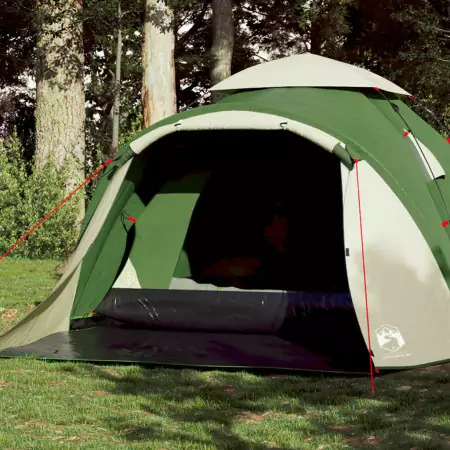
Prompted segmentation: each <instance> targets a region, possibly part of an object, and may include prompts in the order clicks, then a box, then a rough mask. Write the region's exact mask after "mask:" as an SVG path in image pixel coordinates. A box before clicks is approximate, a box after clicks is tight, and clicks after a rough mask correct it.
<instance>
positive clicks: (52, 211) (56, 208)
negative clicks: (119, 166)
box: [0, 159, 113, 261]
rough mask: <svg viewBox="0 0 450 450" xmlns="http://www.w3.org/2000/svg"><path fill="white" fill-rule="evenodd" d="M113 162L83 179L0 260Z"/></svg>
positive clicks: (0, 258) (4, 256)
mask: <svg viewBox="0 0 450 450" xmlns="http://www.w3.org/2000/svg"><path fill="white" fill-rule="evenodd" d="M112 162H113V160H112V159H108V160H107V161H106V162H105V163H104V164H103V165H102V166H101V167H99V168H98V169H97V170H96V171H95V172H94V173H93V174H92V175H90V176H89V178H86V180H84V181H83V183H81V184H80V185H79V186H78V187H77V188H76V189H75V190H74V191H72V193H71V194H69V195H68V196H67V197H66V198H65V199H64V200H63V201H62V202H61V203H60V204H59V205H58V206H56V207H55V208H53V209H52V210H51V211H50V212H49V213H48V214H47V215H46V216H45V217H44V218H43V219H42V220H41V221H40V222H38V223H37V224H36V225H35V226H34V227H33V228H32V229H31V230H30V231H29V232H28V233H27V234H25V235H24V236H22V237H21V238H20V239H19V240H18V241H17V242H16V243H15V244H14V245H13V246H12V247H10V248H9V249H8V250H6V252H5V253H3V255H2V256H0V261H1V260H2V259H4V258H6V256H8V255H9V254H10V253H11V252H12V251H13V250H14V249H15V248H16V247H17V246H18V245H20V244H21V243H22V242H23V241H24V240H25V239H26V238H27V237H29V236H30V235H31V234H32V233H34V232H35V231H36V230H37V229H38V228H39V227H40V226H41V225H42V224H43V223H44V222H45V221H46V220H47V219H49V218H50V216H52V215H53V214H54V213H55V212H56V211H58V209H59V208H61V206H62V205H64V203H66V202H67V201H68V200H69V199H70V198H72V197H73V196H74V195H75V194H76V193H77V192H78V191H79V190H80V189H81V188H82V187H83V186H85V185H86V184H87V183H89V181H91V180H92V179H93V178H94V177H96V176H97V175H98V174H99V173H100V172H101V171H102V170H103V169H104V168H105V167H106V166H107V165H109V164H111V163H112Z"/></svg>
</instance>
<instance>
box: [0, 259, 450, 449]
mask: <svg viewBox="0 0 450 450" xmlns="http://www.w3.org/2000/svg"><path fill="white" fill-rule="evenodd" d="M57 264H58V263H56V262H52V261H44V262H37V261H34V262H31V261H26V260H23V261H14V260H6V261H3V262H0V268H1V269H6V270H0V307H2V308H5V309H4V310H2V311H3V313H4V312H5V311H9V310H11V309H14V310H17V311H18V312H17V314H16V316H19V317H21V316H23V314H24V313H25V311H26V310H27V309H28V310H29V309H30V308H31V307H32V306H33V304H34V303H35V302H39V301H42V300H43V299H44V298H45V296H46V295H47V294H48V292H49V291H50V289H51V287H52V285H53V284H54V283H55V280H56V277H55V275H54V269H55V268H56V266H57ZM0 314H2V313H0ZM13 316H14V315H9V316H8V317H9V318H11V319H12V320H13V321H14V320H17V318H14V317H13ZM2 317H3V321H4V324H3V325H4V326H5V327H6V328H7V327H8V326H10V324H11V323H10V321H9V319H8V320H5V318H4V314H3V316H0V324H1V321H2ZM0 423H1V426H0V448H1V449H53V448H58V449H60V448H74V449H78V448H90V449H115V448H126V449H170V450H172V449H249V450H250V449H254V450H263V449H311V450H312V449H315V450H320V449H322V450H323V449H330V450H334V449H344V448H355V449H364V448H386V449H405V450H406V449H407V450H410V449H449V448H450V377H449V375H448V367H447V366H437V367H433V368H428V369H422V370H418V371H414V372H405V373H402V374H396V375H390V376H387V377H383V378H381V379H378V380H377V383H376V394H375V399H372V398H371V394H370V383H369V380H368V379H367V378H365V379H352V380H349V379H338V378H333V379H330V378H328V379H327V378H319V377H317V378H311V377H303V376H296V377H294V376H280V375H271V376H257V375H252V374H248V373H243V372H240V373H229V372H219V371H213V372H212V371H210V372H205V371H196V370H167V369H149V368H143V367H139V366H119V365H117V366H101V365H93V364H81V363H55V362H53V363H52V362H44V361H37V360H33V359H28V358H20V359H4V360H0Z"/></svg>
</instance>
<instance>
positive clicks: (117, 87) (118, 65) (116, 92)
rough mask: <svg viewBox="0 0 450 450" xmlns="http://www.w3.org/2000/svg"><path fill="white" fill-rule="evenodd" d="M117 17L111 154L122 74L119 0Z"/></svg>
mask: <svg viewBox="0 0 450 450" xmlns="http://www.w3.org/2000/svg"><path fill="white" fill-rule="evenodd" d="M118 19H119V27H118V29H117V47H116V76H115V79H114V106H113V130H112V145H111V147H112V148H111V150H112V155H114V154H115V153H116V152H117V149H118V147H119V131H120V83H121V75H122V10H121V8H120V0H119V6H118ZM112 155H111V156H112Z"/></svg>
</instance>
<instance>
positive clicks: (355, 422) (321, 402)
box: [85, 365, 450, 450]
mask: <svg viewBox="0 0 450 450" xmlns="http://www.w3.org/2000/svg"><path fill="white" fill-rule="evenodd" d="M85 370H86V371H88V372H89V373H90V374H91V375H93V376H95V377H100V378H105V379H108V380H109V381H113V382H114V388H113V389H112V392H111V393H113V394H117V395H120V396H127V395H129V396H132V397H134V401H136V399H137V401H138V403H139V408H140V410H141V412H142V413H144V414H149V415H152V417H158V418H164V420H163V422H159V423H158V424H155V425H150V426H147V425H145V426H136V423H135V422H133V420H132V419H127V418H126V417H120V416H118V417H117V418H114V419H111V420H110V423H108V426H109V427H111V428H112V429H115V430H116V431H117V432H120V433H121V434H123V435H124V436H125V437H126V439H127V441H128V442H136V443H137V442H139V441H143V440H149V439H150V440H153V439H155V440H158V441H159V440H163V441H165V442H168V441H170V443H171V444H170V445H171V448H183V445H185V446H187V444H186V443H187V442H189V443H190V445H191V446H192V445H195V446H198V447H199V448H205V447H208V446H209V447H211V446H213V448H218V449H223V450H224V449H255V450H263V449H269V448H270V449H274V448H275V449H294V448H324V449H325V448H336V449H338V448H374V446H375V447H377V448H396V449H408V450H410V449H441V448H442V449H448V448H450V415H449V413H448V411H449V407H450V400H449V395H450V388H449V383H450V378H449V376H448V372H447V370H448V368H446V367H445V366H442V367H441V368H439V367H437V368H431V369H423V370H421V371H414V372H403V373H401V374H396V375H388V376H386V377H384V378H379V379H378V380H377V387H376V395H375V398H374V399H373V398H372V397H371V394H370V383H369V381H368V380H367V379H359V380H358V379H356V380H355V379H354V380H348V379H343V378H340V379H336V378H305V377H302V376H296V377H295V376H285V375H266V376H257V375H252V374H248V373H244V372H240V373H228V372H199V371H194V370H179V371H177V370H171V369H167V370H149V369H144V368H140V369H138V370H137V371H136V372H135V373H133V374H131V375H127V376H124V377H122V378H121V377H120V376H117V374H113V373H114V371H110V370H105V369H102V368H101V367H99V366H92V365H86V366H85ZM164 421H165V422H164ZM318 445H324V446H322V447H318ZM177 446H180V447H177Z"/></svg>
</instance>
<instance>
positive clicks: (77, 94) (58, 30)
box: [35, 0, 85, 219]
mask: <svg viewBox="0 0 450 450" xmlns="http://www.w3.org/2000/svg"><path fill="white" fill-rule="evenodd" d="M36 8H37V10H36V13H37V19H38V32H37V59H36V111H35V118H36V154H35V165H36V167H37V168H40V167H42V166H44V165H45V164H46V163H47V162H48V161H49V160H50V158H51V162H52V163H54V164H55V168H56V169H60V168H61V167H63V166H64V167H65V168H66V169H68V170H70V175H69V177H70V179H68V180H67V184H66V186H67V189H68V190H72V189H73V187H74V186H75V185H77V184H78V183H79V182H80V180H81V179H82V178H83V176H84V163H85V134H84V133H85V130H84V125H85V94H84V51H83V33H82V21H81V20H80V17H79V14H80V13H81V9H82V1H80V0H65V1H64V2H62V1H60V0H37V2H36ZM72 201H79V202H80V219H81V216H82V215H83V214H84V202H83V198H82V196H81V195H78V196H76V199H73V200H72Z"/></svg>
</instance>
